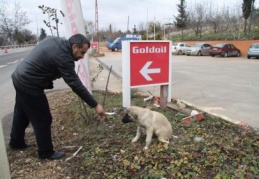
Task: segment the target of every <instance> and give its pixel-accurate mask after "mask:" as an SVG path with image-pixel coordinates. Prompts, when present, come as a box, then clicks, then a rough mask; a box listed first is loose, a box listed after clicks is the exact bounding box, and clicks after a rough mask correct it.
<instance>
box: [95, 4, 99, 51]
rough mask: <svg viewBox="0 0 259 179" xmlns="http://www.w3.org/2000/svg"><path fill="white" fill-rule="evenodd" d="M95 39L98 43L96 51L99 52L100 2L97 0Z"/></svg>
mask: <svg viewBox="0 0 259 179" xmlns="http://www.w3.org/2000/svg"><path fill="white" fill-rule="evenodd" d="M95 35H96V36H95V41H96V42H97V43H98V45H97V49H96V53H97V54H99V28H98V4H97V0H95Z"/></svg>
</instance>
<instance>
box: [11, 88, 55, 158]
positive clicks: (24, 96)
mask: <svg viewBox="0 0 259 179" xmlns="http://www.w3.org/2000/svg"><path fill="white" fill-rule="evenodd" d="M15 90H16V97H15V106H14V116H13V125H12V131H11V140H10V143H9V144H10V146H13V147H19V146H22V145H25V141H24V136H25V129H26V128H27V127H28V125H29V122H30V123H31V124H32V127H33V129H34V133H35V136H36V141H37V145H38V155H39V158H46V157H49V156H51V155H52V154H53V153H54V150H53V145H52V140H51V123H52V116H51V113H50V109H49V104H48V100H47V97H46V95H45V94H42V95H33V94H29V93H26V92H23V91H21V90H20V89H18V88H15Z"/></svg>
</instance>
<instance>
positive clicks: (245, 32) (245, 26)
mask: <svg viewBox="0 0 259 179" xmlns="http://www.w3.org/2000/svg"><path fill="white" fill-rule="evenodd" d="M246 26H247V19H245V27H244V35H245V36H246Z"/></svg>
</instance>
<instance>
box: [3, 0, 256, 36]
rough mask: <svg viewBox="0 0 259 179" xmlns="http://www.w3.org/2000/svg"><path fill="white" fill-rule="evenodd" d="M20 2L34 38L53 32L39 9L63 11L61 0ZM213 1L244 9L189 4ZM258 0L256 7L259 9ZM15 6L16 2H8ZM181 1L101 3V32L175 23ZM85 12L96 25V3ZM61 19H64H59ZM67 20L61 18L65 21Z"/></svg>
mask: <svg viewBox="0 0 259 179" xmlns="http://www.w3.org/2000/svg"><path fill="white" fill-rule="evenodd" d="M16 1H18V2H20V5H21V6H22V8H23V10H24V11H26V12H27V15H28V18H29V19H30V21H31V23H30V24H29V25H28V26H27V28H28V29H30V30H31V31H32V32H33V33H34V34H37V32H38V35H39V34H40V28H43V29H45V30H46V32H47V34H48V35H50V31H49V30H48V28H47V27H46V26H45V24H44V23H43V20H47V15H44V14H42V11H41V9H39V8H38V6H39V5H45V6H48V7H52V8H56V9H58V10H62V9H61V4H60V0H44V1H42V0H16ZM204 1H212V2H213V5H215V7H216V6H217V7H222V6H223V5H225V6H230V7H231V6H233V5H241V3H242V2H243V0H217V1H215V0H214V1H213V0H186V2H187V7H188V3H191V2H192V3H194V2H204ZM258 1H259V0H256V3H255V5H256V7H259V2H258ZM8 2H9V3H11V2H12V1H8ZM179 2H180V0H98V2H97V3H98V26H99V30H101V29H108V27H109V25H110V24H111V25H112V27H113V28H115V29H116V30H122V31H126V30H127V28H129V30H132V28H134V25H136V28H138V25H139V24H140V23H141V22H143V23H147V21H159V22H160V23H161V24H164V23H172V22H173V17H174V16H177V14H178V10H177V4H179ZM81 5H82V12H83V16H84V19H85V20H86V21H92V22H95V0H91V1H90V0H81ZM59 17H61V16H59ZM62 19H63V18H61V21H62ZM62 22H64V21H62ZM64 27H65V26H64V25H61V26H60V36H64V35H65V29H64Z"/></svg>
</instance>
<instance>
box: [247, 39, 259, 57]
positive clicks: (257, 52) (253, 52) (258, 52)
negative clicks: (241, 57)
mask: <svg viewBox="0 0 259 179" xmlns="http://www.w3.org/2000/svg"><path fill="white" fill-rule="evenodd" d="M251 57H255V58H257V59H258V58H259V43H256V44H252V45H251V46H250V47H249V49H248V52H247V58H248V59H250V58H251Z"/></svg>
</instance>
